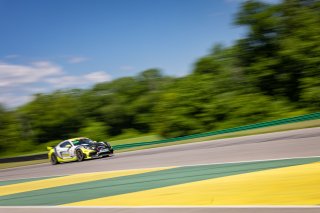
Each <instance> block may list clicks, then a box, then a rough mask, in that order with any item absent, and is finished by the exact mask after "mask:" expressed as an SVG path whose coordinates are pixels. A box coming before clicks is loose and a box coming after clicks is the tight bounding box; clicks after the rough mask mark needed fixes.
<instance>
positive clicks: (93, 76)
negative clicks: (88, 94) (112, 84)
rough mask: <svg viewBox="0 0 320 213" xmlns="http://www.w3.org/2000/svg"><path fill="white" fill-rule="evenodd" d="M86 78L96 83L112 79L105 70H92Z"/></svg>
mask: <svg viewBox="0 0 320 213" xmlns="http://www.w3.org/2000/svg"><path fill="white" fill-rule="evenodd" d="M84 78H85V79H87V80H89V81H92V82H94V83H100V82H104V81H110V80H111V76H110V75H109V74H108V73H106V72H104V71H97V72H92V73H89V74H87V75H85V76H84Z"/></svg>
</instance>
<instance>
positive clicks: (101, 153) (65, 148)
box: [47, 137, 113, 165]
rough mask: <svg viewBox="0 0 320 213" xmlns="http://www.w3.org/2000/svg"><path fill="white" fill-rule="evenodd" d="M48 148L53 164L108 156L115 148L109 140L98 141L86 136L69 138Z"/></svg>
mask: <svg viewBox="0 0 320 213" xmlns="http://www.w3.org/2000/svg"><path fill="white" fill-rule="evenodd" d="M47 149H48V151H49V153H48V158H49V160H50V162H51V164H52V165H55V164H58V163H64V162H70V161H83V160H85V159H92V158H101V157H107V156H110V155H112V154H113V148H112V146H111V145H110V144H109V143H108V142H96V141H93V140H91V139H89V138H85V137H80V138H72V139H68V140H65V141H62V142H61V143H59V144H58V145H57V146H55V147H47Z"/></svg>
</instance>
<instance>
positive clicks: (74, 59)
mask: <svg viewBox="0 0 320 213" xmlns="http://www.w3.org/2000/svg"><path fill="white" fill-rule="evenodd" d="M67 60H68V62H69V63H70V64H79V63H81V62H84V61H88V60H89V58H86V57H81V56H71V57H68V59H67Z"/></svg>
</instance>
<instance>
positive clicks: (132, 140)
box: [110, 135, 163, 146]
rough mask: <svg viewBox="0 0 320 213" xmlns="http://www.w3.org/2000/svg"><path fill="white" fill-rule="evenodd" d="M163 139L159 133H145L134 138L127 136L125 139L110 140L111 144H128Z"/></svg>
mask: <svg viewBox="0 0 320 213" xmlns="http://www.w3.org/2000/svg"><path fill="white" fill-rule="evenodd" d="M161 139H163V138H162V137H160V136H159V135H145V136H140V137H135V138H127V139H122V140H115V141H112V140H111V141H110V143H111V144H112V146H114V145H120V144H129V143H137V142H141V141H143V142H149V141H156V140H161Z"/></svg>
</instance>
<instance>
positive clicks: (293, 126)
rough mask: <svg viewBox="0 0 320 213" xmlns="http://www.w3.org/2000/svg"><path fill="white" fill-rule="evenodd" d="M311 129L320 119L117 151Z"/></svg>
mask: <svg viewBox="0 0 320 213" xmlns="http://www.w3.org/2000/svg"><path fill="white" fill-rule="evenodd" d="M311 127H320V119H318V120H312V121H303V122H299V123H292V124H283V125H278V126H272V127H265V128H259V129H253V130H245V131H239V132H233V133H226V134H221V135H214V136H208V137H201V138H194V139H188V140H181V141H176V142H170V143H163V144H156V145H149V146H141V147H134V148H129V149H122V150H117V151H116V152H117V153H119V152H127V151H134V150H141V149H149V148H155V147H163V146H170V145H176V144H186V143H195V142H201V141H208V140H216V139H223V138H232V137H240V136H247V135H256V134H263V133H271V132H279V131H286V130H294V129H303V128H311ZM160 139H162V138H161V137H160V136H157V135H145V136H140V137H134V138H128V139H121V140H114V141H110V143H111V144H112V145H113V146H114V145H120V144H129V143H137V142H148V141H155V140H160ZM42 153H44V152H42ZM31 154H34V153H31ZM31 154H30V153H29V155H31ZM44 162H48V160H35V161H26V162H16V163H2V164H0V169H3V168H11V167H17V166H25V165H32V164H36V163H44Z"/></svg>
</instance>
